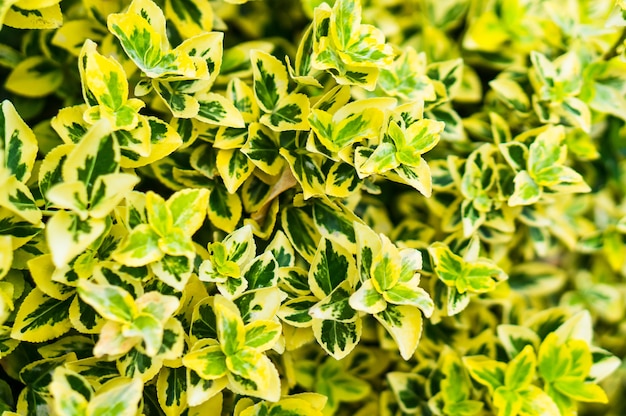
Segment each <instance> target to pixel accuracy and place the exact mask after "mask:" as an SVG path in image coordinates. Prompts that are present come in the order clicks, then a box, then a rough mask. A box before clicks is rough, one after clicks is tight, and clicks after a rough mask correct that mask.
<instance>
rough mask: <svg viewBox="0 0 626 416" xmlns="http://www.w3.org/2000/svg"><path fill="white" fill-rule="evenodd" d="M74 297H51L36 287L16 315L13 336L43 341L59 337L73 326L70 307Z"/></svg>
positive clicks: (25, 339) (22, 339) (23, 339)
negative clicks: (60, 298)
mask: <svg viewBox="0 0 626 416" xmlns="http://www.w3.org/2000/svg"><path fill="white" fill-rule="evenodd" d="M71 302H72V298H71V297H69V298H67V299H66V300H64V301H59V300H58V299H54V298H51V297H49V296H47V295H45V294H44V293H43V292H42V291H41V290H39V289H37V288H35V289H33V290H31V292H30V293H29V294H28V295H27V296H26V298H25V299H24V301H23V303H22V305H21V306H20V309H19V310H18V312H17V316H16V317H15V323H14V324H13V328H12V330H11V338H14V339H17V340H20V341H28V342H42V341H48V340H51V339H54V338H57V337H59V336H61V335H63V334H64V333H66V332H67V331H69V330H70V329H71V327H72V324H71V322H70V320H69V309H70V304H71Z"/></svg>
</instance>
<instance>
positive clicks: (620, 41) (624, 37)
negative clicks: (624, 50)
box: [603, 27, 626, 61]
mask: <svg viewBox="0 0 626 416" xmlns="http://www.w3.org/2000/svg"><path fill="white" fill-rule="evenodd" d="M625 40H626V27H625V28H624V29H622V34H621V35H620V36H619V39H617V40H616V41H615V43H614V44H613V46H611V49H609V50H608V51H606V53H605V54H604V56H603V59H604V60H605V61H608V60H609V59H611V58H614V57H616V56H617V49H618V48H619V47H620V46H622V44H623V43H624V41H625Z"/></svg>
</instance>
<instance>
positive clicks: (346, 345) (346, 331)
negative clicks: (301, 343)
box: [313, 319, 362, 360]
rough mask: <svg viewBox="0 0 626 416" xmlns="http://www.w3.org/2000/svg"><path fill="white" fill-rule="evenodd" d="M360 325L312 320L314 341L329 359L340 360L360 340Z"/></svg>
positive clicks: (358, 323)
mask: <svg viewBox="0 0 626 416" xmlns="http://www.w3.org/2000/svg"><path fill="white" fill-rule="evenodd" d="M361 331H362V323H361V320H360V319H357V320H356V321H354V322H338V321H330V320H317V319H316V320H314V321H313V334H314V335H315V339H316V340H317V342H318V343H319V344H320V345H321V347H322V348H323V349H324V351H326V352H327V353H328V354H329V355H330V356H331V357H333V358H334V359H336V360H341V359H342V358H344V357H345V356H347V355H348V354H350V352H352V351H353V350H354V348H355V347H356V346H357V344H358V342H359V340H360V339H361Z"/></svg>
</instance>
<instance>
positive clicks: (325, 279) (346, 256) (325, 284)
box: [309, 237, 357, 299]
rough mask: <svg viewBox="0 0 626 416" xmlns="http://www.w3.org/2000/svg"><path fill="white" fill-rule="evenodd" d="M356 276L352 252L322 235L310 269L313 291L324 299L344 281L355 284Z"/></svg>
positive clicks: (319, 297)
mask: <svg viewBox="0 0 626 416" xmlns="http://www.w3.org/2000/svg"><path fill="white" fill-rule="evenodd" d="M356 276H357V271H356V264H355V262H354V258H353V257H352V254H351V253H350V252H349V251H348V250H347V249H346V248H345V247H343V246H341V245H340V244H339V243H336V242H334V241H333V240H328V239H326V238H324V237H322V239H321V240H320V242H319V244H318V247H317V250H316V252H315V256H314V257H313V259H312V261H311V269H310V270H309V287H310V288H311V292H313V294H314V295H315V296H317V297H318V299H324V298H325V297H326V296H328V295H330V294H331V293H332V292H333V291H334V290H335V289H336V288H337V287H338V286H340V285H341V284H342V283H343V282H344V281H347V282H348V284H349V285H352V284H354V283H355V282H354V280H355V278H356Z"/></svg>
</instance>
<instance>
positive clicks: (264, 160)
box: [241, 123, 284, 175]
mask: <svg viewBox="0 0 626 416" xmlns="http://www.w3.org/2000/svg"><path fill="white" fill-rule="evenodd" d="M241 151H242V152H243V153H244V154H245V155H246V156H247V157H248V158H249V159H250V160H251V161H252V163H253V164H254V165H255V166H256V167H258V168H259V169H261V170H262V171H263V172H265V173H267V174H268V175H278V174H279V173H280V171H281V169H282V168H283V165H284V162H283V159H282V158H281V157H280V143H278V139H277V137H276V135H275V134H274V133H273V132H272V131H270V130H269V129H268V128H267V127H265V126H263V125H261V124H259V123H252V124H250V126H249V127H248V140H247V141H246V143H245V145H244V146H243V147H242V148H241Z"/></svg>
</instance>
